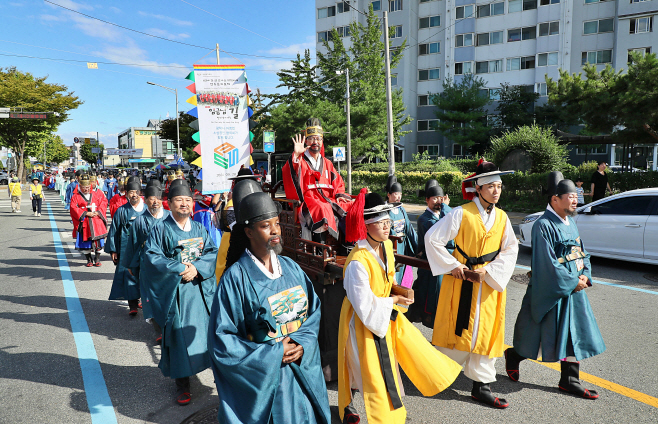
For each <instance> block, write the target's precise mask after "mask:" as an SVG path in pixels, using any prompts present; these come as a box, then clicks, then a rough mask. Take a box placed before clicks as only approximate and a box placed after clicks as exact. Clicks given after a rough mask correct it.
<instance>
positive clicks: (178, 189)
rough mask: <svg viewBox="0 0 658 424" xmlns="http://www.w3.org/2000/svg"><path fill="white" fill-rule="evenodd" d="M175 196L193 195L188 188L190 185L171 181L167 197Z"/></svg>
mask: <svg viewBox="0 0 658 424" xmlns="http://www.w3.org/2000/svg"><path fill="white" fill-rule="evenodd" d="M177 196H185V197H193V195H192V190H190V186H188V185H187V184H174V183H171V186H169V197H168V199H169V200H171V199H173V198H174V197H177Z"/></svg>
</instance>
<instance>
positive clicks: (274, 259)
mask: <svg viewBox="0 0 658 424" xmlns="http://www.w3.org/2000/svg"><path fill="white" fill-rule="evenodd" d="M245 252H247V255H249V257H250V258H251V260H252V261H254V263H255V264H256V266H257V267H258V269H260V270H261V271H263V274H265V276H266V277H267V278H269V279H270V280H276V279H277V278H281V276H282V275H283V271H282V270H281V263H280V262H279V257H278V256H277V254H276V253H274V251H273V250H270V262H271V263H272V269H273V270H274V272H270V270H269V269H267V268H265V265H263V263H262V262H261V261H260V259H258V258H257V257H255V256H254V254H253V253H251V251H250V250H249V249H245Z"/></svg>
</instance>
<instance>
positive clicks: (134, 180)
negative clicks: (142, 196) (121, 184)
mask: <svg viewBox="0 0 658 424" xmlns="http://www.w3.org/2000/svg"><path fill="white" fill-rule="evenodd" d="M130 190H135V191H141V190H142V180H140V179H139V178H138V177H130V178H128V182H127V183H126V191H130Z"/></svg>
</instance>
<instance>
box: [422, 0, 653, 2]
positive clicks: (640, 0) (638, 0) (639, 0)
mask: <svg viewBox="0 0 658 424" xmlns="http://www.w3.org/2000/svg"><path fill="white" fill-rule="evenodd" d="M643 1H651V0H631V3H641V2H643ZM421 3H422V1H421Z"/></svg>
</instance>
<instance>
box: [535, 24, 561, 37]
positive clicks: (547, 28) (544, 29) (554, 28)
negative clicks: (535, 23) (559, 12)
mask: <svg viewBox="0 0 658 424" xmlns="http://www.w3.org/2000/svg"><path fill="white" fill-rule="evenodd" d="M559 33H560V21H553V22H544V23H541V24H539V36H540V37H546V36H549V35H557V34H559Z"/></svg>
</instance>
